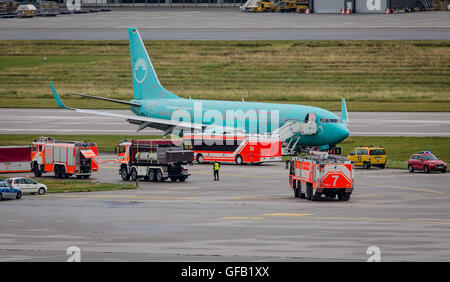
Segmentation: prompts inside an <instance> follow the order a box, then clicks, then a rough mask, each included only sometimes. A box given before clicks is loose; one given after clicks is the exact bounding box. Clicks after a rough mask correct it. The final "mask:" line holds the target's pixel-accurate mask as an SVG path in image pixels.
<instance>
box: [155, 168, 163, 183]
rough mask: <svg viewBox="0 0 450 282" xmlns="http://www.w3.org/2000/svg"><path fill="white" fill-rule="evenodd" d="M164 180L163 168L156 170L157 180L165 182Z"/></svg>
mask: <svg viewBox="0 0 450 282" xmlns="http://www.w3.org/2000/svg"><path fill="white" fill-rule="evenodd" d="M163 181H164V179H163V176H162V172H161V170H159V169H158V170H157V171H156V182H163Z"/></svg>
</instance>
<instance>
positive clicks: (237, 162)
mask: <svg viewBox="0 0 450 282" xmlns="http://www.w3.org/2000/svg"><path fill="white" fill-rule="evenodd" d="M235 161H236V164H237V165H241V164H242V163H243V161H242V157H241V155H237V156H236V159H235Z"/></svg>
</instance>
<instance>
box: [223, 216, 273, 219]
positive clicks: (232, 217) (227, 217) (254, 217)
mask: <svg viewBox="0 0 450 282" xmlns="http://www.w3.org/2000/svg"><path fill="white" fill-rule="evenodd" d="M221 218H223V219H264V217H258V216H250V217H248V216H224V217H221Z"/></svg>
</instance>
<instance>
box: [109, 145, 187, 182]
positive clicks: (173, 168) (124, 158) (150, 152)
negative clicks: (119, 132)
mask: <svg viewBox="0 0 450 282" xmlns="http://www.w3.org/2000/svg"><path fill="white" fill-rule="evenodd" d="M116 153H117V156H118V163H119V164H120V169H119V174H120V176H121V177H122V179H123V180H125V181H127V180H132V181H136V179H138V178H139V179H141V178H142V179H144V180H147V181H154V182H164V181H165V180H167V179H170V180H171V181H173V182H175V181H177V180H178V181H180V182H183V181H185V180H186V179H188V177H189V175H190V174H189V172H188V169H187V168H186V167H185V165H187V164H192V163H193V161H194V152H193V151H191V150H184V148H183V142H182V140H169V139H150V140H134V139H133V140H131V141H127V140H122V141H121V142H120V144H119V145H118V146H117V147H116Z"/></svg>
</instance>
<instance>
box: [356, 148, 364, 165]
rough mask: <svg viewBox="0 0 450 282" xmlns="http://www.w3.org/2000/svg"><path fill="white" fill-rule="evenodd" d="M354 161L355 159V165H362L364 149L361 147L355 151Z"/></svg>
mask: <svg viewBox="0 0 450 282" xmlns="http://www.w3.org/2000/svg"><path fill="white" fill-rule="evenodd" d="M356 154H357V155H356V161H355V165H363V159H362V158H363V154H364V150H363V149H358V150H357V151H356Z"/></svg>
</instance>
